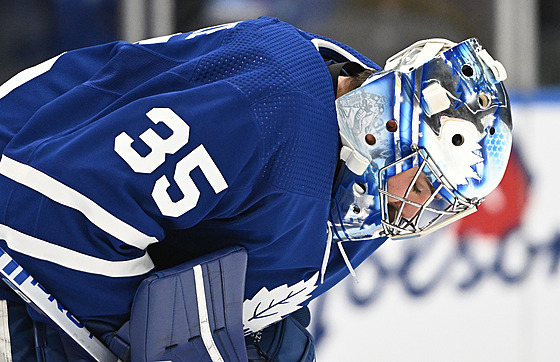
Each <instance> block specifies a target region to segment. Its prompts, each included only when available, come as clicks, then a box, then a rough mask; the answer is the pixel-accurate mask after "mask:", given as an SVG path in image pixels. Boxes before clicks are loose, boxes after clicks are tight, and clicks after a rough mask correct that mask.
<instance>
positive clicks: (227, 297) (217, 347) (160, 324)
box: [112, 247, 247, 361]
mask: <svg viewBox="0 0 560 362" xmlns="http://www.w3.org/2000/svg"><path fill="white" fill-rule="evenodd" d="M246 269H247V253H246V251H245V249H243V248H239V247H238V248H230V249H225V250H221V251H218V252H216V253H212V254H209V255H205V256H203V257H201V258H198V259H195V260H192V261H189V262H187V263H184V264H181V265H179V266H176V267H173V268H171V269H166V270H163V271H160V272H157V273H155V274H153V275H152V276H150V277H149V278H147V279H145V280H144V281H143V282H142V283H141V285H140V287H139V288H138V290H137V292H136V296H135V298H134V302H133V305H132V310H131V318H130V321H129V322H127V324H125V325H124V326H123V327H122V328H121V330H120V331H119V332H118V334H117V335H118V336H119V337H120V338H122V340H124V341H126V342H128V343H129V344H130V359H131V360H132V361H157V360H159V361H163V360H169V361H171V360H172V361H247V351H246V347H245V339H244V335H243V318H242V313H243V294H244V290H245V273H246ZM119 337H117V339H115V341H112V342H113V343H112V344H114V345H116V344H117V341H118V338H119ZM121 350H122V343H121Z"/></svg>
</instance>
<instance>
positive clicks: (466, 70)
mask: <svg viewBox="0 0 560 362" xmlns="http://www.w3.org/2000/svg"><path fill="white" fill-rule="evenodd" d="M461 72H463V74H464V75H465V77H472V76H473V75H474V70H473V69H472V67H471V66H470V65H463V66H462V67H461Z"/></svg>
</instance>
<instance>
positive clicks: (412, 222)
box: [379, 146, 483, 239]
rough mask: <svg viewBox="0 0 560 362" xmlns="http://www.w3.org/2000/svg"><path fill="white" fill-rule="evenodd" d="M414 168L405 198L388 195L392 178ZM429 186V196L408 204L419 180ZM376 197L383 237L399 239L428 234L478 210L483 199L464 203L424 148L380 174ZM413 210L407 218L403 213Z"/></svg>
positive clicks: (416, 148) (389, 166)
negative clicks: (408, 165)
mask: <svg viewBox="0 0 560 362" xmlns="http://www.w3.org/2000/svg"><path fill="white" fill-rule="evenodd" d="M410 162H412V163H413V164H415V165H417V166H416V167H417V168H414V170H416V171H415V173H414V176H413V177H412V180H411V182H410V184H409V185H408V187H407V188H406V191H405V193H404V195H402V196H401V195H397V194H395V193H392V192H389V190H388V184H389V179H390V178H391V177H394V176H396V175H397V174H399V173H400V172H401V171H402V169H403V164H404V163H410ZM424 176H425V177H426V178H427V180H428V181H429V182H430V186H431V187H430V192H431V194H430V196H429V197H428V198H427V199H426V200H425V201H424V202H423V203H418V202H415V201H412V200H410V196H411V194H412V193H413V192H414V189H415V187H416V186H415V185H416V182H417V181H418V179H419V178H420V177H424ZM379 181H380V182H379V197H380V207H381V224H382V226H383V231H382V232H381V234H382V235H384V236H387V237H390V238H391V239H401V238H408V237H416V236H422V235H426V234H429V233H431V232H433V231H435V230H438V229H439V228H441V227H444V226H446V225H448V224H450V223H452V222H454V221H456V220H458V219H460V218H463V217H465V216H467V215H469V214H471V213H473V212H475V211H476V210H477V207H478V205H479V204H480V203H481V202H482V201H483V200H482V199H467V198H465V197H463V196H462V195H461V194H459V193H458V192H457V191H456V190H454V189H453V187H452V186H451V184H450V183H449V182H448V181H447V180H446V178H445V176H444V175H443V173H442V172H441V171H440V170H439V168H438V167H437V165H436V164H435V163H434V162H433V159H432V158H431V157H430V155H429V153H428V152H427V151H426V150H425V149H424V148H418V147H417V146H413V153H411V154H410V155H408V156H406V157H404V158H402V159H400V160H398V161H395V162H393V163H391V164H389V165H387V166H385V167H383V168H381V169H380V170H379ZM406 208H408V210H409V213H410V210H411V209H412V210H415V212H413V216H412V217H410V216H409V217H408V218H406V217H405V216H404V210H405V209H406Z"/></svg>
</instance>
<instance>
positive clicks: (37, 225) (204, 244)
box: [0, 18, 384, 331]
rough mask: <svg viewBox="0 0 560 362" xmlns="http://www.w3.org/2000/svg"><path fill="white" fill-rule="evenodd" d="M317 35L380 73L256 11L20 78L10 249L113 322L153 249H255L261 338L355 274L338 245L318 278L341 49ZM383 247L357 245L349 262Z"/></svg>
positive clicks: (4, 194) (253, 277)
mask: <svg viewBox="0 0 560 362" xmlns="http://www.w3.org/2000/svg"><path fill="white" fill-rule="evenodd" d="M313 39H321V41H323V42H330V43H332V44H336V46H337V47H339V48H340V49H343V50H344V52H348V54H352V55H353V56H355V57H358V59H360V60H361V61H362V62H364V63H365V64H366V65H368V66H370V67H377V66H376V65H375V64H373V63H372V62H371V61H370V60H368V59H366V58H365V57H363V56H362V55H360V54H359V53H357V52H356V51H354V50H353V49H351V48H349V47H347V46H345V45H343V44H340V43H337V42H334V41H332V40H329V39H325V38H322V37H320V36H317V35H313V34H310V33H306V32H303V31H301V30H298V29H296V28H294V27H292V26H290V25H288V24H286V23H283V22H280V21H278V20H276V19H272V18H260V19H257V20H252V21H246V22H239V23H233V24H226V25H222V26H218V27H213V28H208V29H203V30H200V31H196V32H190V33H184V34H176V35H173V36H169V37H163V38H158V39H152V40H149V41H143V42H139V43H136V44H130V43H127V42H114V43H110V44H106V45H101V46H95V47H90V48H85V49H79V50H74V51H70V52H67V53H64V54H62V55H60V56H58V57H56V58H53V59H51V60H49V61H47V62H45V63H42V64H40V65H38V66H36V67H34V68H30V69H28V70H26V71H24V72H22V73H20V74H18V75H17V76H15V77H14V78H12V79H11V80H10V81H8V82H7V83H5V84H4V85H2V86H1V87H0V148H1V150H2V153H3V155H2V158H1V161H0V175H1V176H0V205H2V208H1V210H0V238H1V239H2V241H0V245H1V246H2V247H5V248H7V250H8V251H9V252H10V254H11V255H12V256H13V258H14V259H16V260H17V261H18V262H19V263H20V264H21V265H22V266H23V267H24V268H25V269H26V270H27V271H28V272H30V273H31V274H32V275H33V276H34V277H35V279H37V280H38V281H39V282H40V283H41V284H42V285H43V286H44V287H45V288H46V289H47V290H48V291H49V292H50V293H52V294H53V295H54V296H55V297H56V298H58V299H59V300H61V301H62V303H63V304H65V305H66V306H67V307H68V308H69V310H70V311H71V312H72V313H73V314H74V315H75V316H76V317H77V318H78V319H81V320H83V321H100V322H105V323H108V324H110V325H111V326H112V327H114V328H117V327H118V326H120V325H121V324H122V323H123V322H124V321H126V320H127V319H128V314H129V309H130V304H131V302H132V299H133V297H134V293H135V290H136V288H137V286H138V284H139V283H140V281H141V280H142V279H144V278H145V277H146V276H147V275H148V274H149V273H150V272H152V271H153V268H154V264H153V262H152V259H151V258H150V256H149V254H148V253H147V251H146V250H147V249H148V246H149V245H155V244H157V246H158V250H159V252H161V251H162V250H163V252H164V253H165V245H166V243H169V245H174V246H178V247H179V248H180V249H181V250H182V254H181V255H180V257H183V256H187V257H195V256H199V255H203V254H205V253H209V252H212V251H215V250H219V249H222V248H224V247H227V246H231V245H241V246H243V247H245V248H246V249H247V251H248V255H249V256H248V270H247V277H246V286H245V298H246V303H245V304H246V308H245V311H244V313H245V317H244V318H245V327H246V329H247V330H249V331H250V330H254V331H256V330H259V329H260V328H262V327H264V326H266V325H268V324H271V323H273V322H274V321H275V320H277V319H279V318H280V317H282V316H284V315H286V314H288V313H290V312H292V311H294V310H296V309H297V308H299V306H301V305H305V304H307V303H308V302H309V301H310V300H311V299H312V298H313V297H316V296H318V295H319V294H321V293H323V292H325V291H326V290H328V289H329V288H331V287H332V286H333V285H335V284H336V283H338V282H339V281H340V280H342V279H343V278H344V277H345V276H346V275H347V274H348V269H347V268H346V266H345V263H344V261H343V259H342V257H341V255H340V254H339V253H338V252H337V251H335V250H333V252H332V253H330V259H329V263H328V267H327V269H326V275H325V276H324V281H321V278H320V277H319V273H320V270H321V266H322V264H323V256H324V255H325V250H326V248H327V220H328V211H329V203H330V199H331V191H332V183H333V178H334V172H335V168H336V165H337V161H338V152H339V150H338V126H337V120H336V111H335V103H334V100H335V94H334V92H333V84H332V79H331V76H330V74H329V71H328V69H327V66H326V65H325V60H326V59H331V58H333V59H334V60H335V61H341V60H344V59H337V57H338V58H340V57H341V56H340V54H338V53H336V52H335V51H332V50H325V51H322V52H319V51H318V47H317V42H316V41H315V42H314V41H313ZM342 58H343V57H342ZM383 241H384V240H383V239H377V240H372V241H370V242H361V243H355V244H346V245H345V250H346V252H347V254H348V257H349V258H350V260H351V263H352V265H353V266H354V267H355V266H357V265H358V264H359V263H361V262H362V261H363V260H364V259H365V258H366V257H367V256H369V255H370V254H371V253H372V252H373V251H374V250H375V249H376V248H377V247H379V245H380V244H381V243H382V242H383ZM173 250H176V249H173ZM2 288H3V289H2V296H3V297H5V298H7V297H8V294H9V293H8V291H7V290H6V289H7V288H6V287H5V286H3V287H2ZM272 300H275V301H279V300H282V303H267V302H270V301H272ZM265 305H266V306H268V307H266V308H268V310H265V309H263V308H265V307H263V306H265ZM259 308H260V309H259ZM275 308H276V309H275ZM272 315H274V316H273V317H271V316H272Z"/></svg>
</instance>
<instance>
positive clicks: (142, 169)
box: [115, 108, 228, 217]
mask: <svg viewBox="0 0 560 362" xmlns="http://www.w3.org/2000/svg"><path fill="white" fill-rule="evenodd" d="M146 116H148V118H149V119H150V120H151V121H152V122H153V123H154V124H157V123H160V122H163V123H164V124H165V125H166V126H167V127H169V129H171V131H172V134H171V136H169V137H167V138H165V139H164V138H161V137H160V136H159V135H158V134H157V133H156V132H154V130H153V129H151V128H148V129H147V130H146V131H145V132H144V133H142V134H141V135H140V136H139V138H140V139H141V140H142V141H143V142H144V143H145V144H146V145H148V146H149V147H150V152H149V153H148V154H147V155H146V156H141V155H140V154H138V152H136V151H135V150H134V148H132V142H133V141H134V140H133V139H132V138H131V137H130V136H129V135H128V134H126V133H125V132H122V133H121V134H119V135H118V136H117V137H115V152H116V153H117V154H118V155H119V156H121V158H122V159H123V160H124V161H125V162H126V163H127V164H128V165H129V166H130V168H132V170H134V172H137V173H145V174H150V173H152V172H154V171H155V170H156V169H157V168H158V167H159V166H161V165H162V164H163V163H164V162H165V155H166V154H174V153H175V152H177V151H179V150H180V149H181V148H182V147H183V146H185V145H186V144H187V143H188V142H189V134H190V127H189V125H188V124H186V123H185V121H183V120H182V119H181V117H179V116H178V115H177V114H176V113H175V112H173V111H172V110H171V109H169V108H153V109H152V110H150V111H149V112H148V113H146ZM196 167H199V168H200V170H201V171H202V173H203V174H204V176H205V177H206V179H207V180H208V183H209V184H210V186H212V189H214V192H215V193H216V194H217V193H219V192H221V191H223V190H225V189H226V188H227V187H228V185H227V183H226V180H225V179H224V177H223V176H222V173H221V172H220V170H219V169H218V166H216V164H215V163H214V160H212V157H211V156H210V155H209V154H208V151H206V148H204V145H200V146H198V147H196V148H195V149H194V150H192V151H191V152H190V153H189V154H187V155H186V156H185V157H184V158H183V159H182V160H181V161H179V162H177V165H176V166H175V174H174V175H173V179H174V180H175V183H176V184H177V186H178V187H179V189H180V190H181V192H182V193H183V198H182V199H180V200H178V201H173V200H171V197H170V196H169V194H168V193H167V189H168V187H169V186H170V183H169V180H168V179H167V177H166V176H165V175H163V176H161V177H160V178H159V179H158V180H157V181H156V183H155V185H154V188H153V191H152V197H153V199H154V201H155V202H156V204H157V206H158V208H159V209H160V211H161V213H162V214H163V215H166V216H172V217H179V216H181V215H183V214H185V213H186V212H187V211H189V210H191V209H192V208H194V207H195V206H196V204H197V203H198V199H199V198H200V191H199V189H198V187H197V186H196V185H195V183H194V181H193V179H192V178H191V176H190V173H191V171H192V170H194V169H195V168H196Z"/></svg>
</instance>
